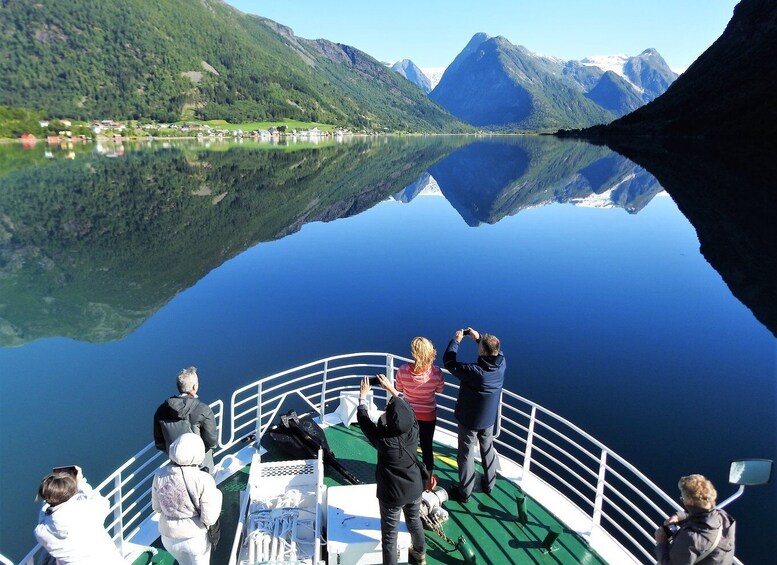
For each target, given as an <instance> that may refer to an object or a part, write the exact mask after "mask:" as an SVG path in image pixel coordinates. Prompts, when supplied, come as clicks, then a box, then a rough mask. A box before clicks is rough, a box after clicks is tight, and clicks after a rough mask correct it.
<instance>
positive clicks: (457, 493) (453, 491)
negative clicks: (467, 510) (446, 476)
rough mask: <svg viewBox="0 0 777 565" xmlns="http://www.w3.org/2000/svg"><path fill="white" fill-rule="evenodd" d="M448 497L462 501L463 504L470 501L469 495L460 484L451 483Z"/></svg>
mask: <svg viewBox="0 0 777 565" xmlns="http://www.w3.org/2000/svg"><path fill="white" fill-rule="evenodd" d="M448 498H450V499H451V500H455V501H456V502H460V503H461V504H466V503H467V502H469V496H467V495H466V494H464V492H463V491H462V490H461V487H460V486H459V485H450V487H448Z"/></svg>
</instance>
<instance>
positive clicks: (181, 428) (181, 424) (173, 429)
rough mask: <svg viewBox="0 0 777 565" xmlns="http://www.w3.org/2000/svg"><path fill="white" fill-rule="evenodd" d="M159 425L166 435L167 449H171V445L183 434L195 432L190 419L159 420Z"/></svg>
mask: <svg viewBox="0 0 777 565" xmlns="http://www.w3.org/2000/svg"><path fill="white" fill-rule="evenodd" d="M159 427H160V428H161V429H162V435H163V436H164V437H165V446H166V447H167V449H170V445H172V443H173V442H174V441H175V440H176V439H178V438H179V437H180V436H182V435H183V434H188V433H194V430H193V429H192V424H191V422H189V420H162V421H161V422H159Z"/></svg>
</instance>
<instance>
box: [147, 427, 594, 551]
mask: <svg viewBox="0 0 777 565" xmlns="http://www.w3.org/2000/svg"><path fill="white" fill-rule="evenodd" d="M325 433H326V436H327V439H328V441H329V444H330V447H331V449H332V451H333V452H334V453H335V455H336V456H337V458H338V459H339V460H340V461H341V462H342V463H343V464H344V465H345V466H346V467H347V468H348V469H349V470H350V471H351V472H352V473H353V474H354V475H356V476H357V477H358V478H359V479H361V480H363V481H364V482H366V483H371V482H374V480H375V479H374V477H375V465H376V461H377V452H376V451H375V449H374V448H373V447H372V446H370V445H369V443H368V442H367V440H366V438H365V437H364V436H363V435H362V433H361V430H360V429H359V427H358V426H357V425H352V426H350V427H345V426H342V425H335V426H330V427H327V428H326V429H325ZM435 458H436V461H435V474H436V475H437V476H438V477H439V483H440V486H443V487H447V486H448V485H449V484H451V483H453V482H455V481H456V480H457V476H458V475H457V470H456V453H455V449H453V448H451V447H448V446H445V445H441V444H435ZM278 459H280V457H277V455H276V454H266V455H264V456H263V460H267V461H271V460H278ZM247 479H248V470H247V468H246V469H243V470H242V471H240V472H238V473H236V474H235V475H233V476H232V477H231V478H229V479H228V480H226V481H224V482H223V483H222V484H221V485H219V488H220V489H221V490H222V492H223V493H224V508H223V511H222V518H221V521H222V540H221V543H220V544H219V547H218V548H217V550H216V551H215V552H214V554H213V557H212V560H211V562H212V563H214V564H216V565H221V564H226V563H228V561H229V552H230V550H231V546H232V536H233V533H232V532H234V531H235V527H236V524H237V513H238V507H239V493H240V490H242V489H244V488H245V485H246V482H247ZM325 484H326V485H327V486H334V485H344V484H349V483H347V482H346V481H345V480H344V479H343V478H342V477H340V475H339V474H338V473H336V472H334V471H330V470H329V469H327V471H326V478H325ZM476 484H479V481H476ZM519 496H523V493H522V492H521V489H520V488H519V487H518V486H517V485H516V484H514V483H512V482H510V481H508V480H506V479H503V478H501V477H500V478H499V479H498V480H497V483H496V486H495V488H494V490H493V491H492V492H491V494H490V495H487V494H485V493H482V492H474V493H473V495H472V496H471V497H470V500H469V502H468V503H467V504H460V503H458V502H454V501H448V502H447V503H445V509H446V510H448V512H449V513H450V519H449V520H448V521H447V522H446V523H445V526H444V531H445V533H446V535H447V536H448V537H449V538H450V539H452V540H457V539H458V538H459V536H464V538H465V539H466V540H467V543H468V544H469V545H470V547H471V548H472V550H473V551H474V553H475V555H476V556H477V563H480V564H502V563H504V564H508V563H509V564H513V563H527V564H531V563H535V564H542V563H556V564H566V563H568V564H573V563H574V564H581V563H585V564H596V563H606V561H604V560H603V559H602V558H601V557H599V556H598V555H597V554H596V553H595V552H594V551H593V550H592V549H591V548H590V547H589V546H588V544H587V543H586V541H585V540H584V539H582V538H581V537H580V536H579V535H577V534H575V533H574V532H572V531H569V530H568V529H567V528H565V527H564V526H563V525H562V524H561V523H560V522H559V520H558V519H557V518H556V517H555V516H553V515H552V514H551V513H549V512H548V511H547V510H545V509H544V508H543V507H542V506H540V505H539V504H537V503H536V502H535V501H534V500H532V499H530V498H529V497H526V513H527V518H528V519H527V523H526V524H525V525H522V524H519V523H518V521H517V520H516V516H517V503H516V498H518V497H519ZM553 528H557V529H558V530H559V531H560V532H561V535H560V536H559V537H558V539H557V540H556V541H555V542H554V543H553V546H552V547H553V551H551V552H548V551H547V550H546V549H545V548H543V543H542V542H543V540H544V539H545V537H546V536H547V534H548V532H549V531H550V530H551V529H553ZM426 540H427V561H428V563H429V564H430V565H431V564H437V563H441V564H451V563H462V559H461V554H460V553H459V552H458V551H454V552H453V553H451V554H448V553H446V551H445V550H446V549H449V546H448V545H447V544H446V543H444V542H443V541H442V540H441V539H440V538H439V537H438V536H437V535H436V534H435V533H433V532H431V531H428V530H427V532H426ZM155 545H156V546H157V547H160V548H161V542H160V541H159V540H157V543H156V544H155ZM148 562H149V559H148V558H145V559H138V560H137V561H135V564H134V565H145V564H146V563H148ZM154 563H164V564H166V565H168V564H169V565H172V563H173V560H172V558H171V557H170V556H169V555H167V554H166V552H164V550H161V549H160V552H159V554H158V555H157V556H156V557H155V558H154Z"/></svg>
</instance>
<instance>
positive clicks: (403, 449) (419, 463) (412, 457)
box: [399, 441, 429, 480]
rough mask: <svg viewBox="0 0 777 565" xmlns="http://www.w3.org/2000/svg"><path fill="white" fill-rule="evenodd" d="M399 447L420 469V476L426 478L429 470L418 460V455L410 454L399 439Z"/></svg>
mask: <svg viewBox="0 0 777 565" xmlns="http://www.w3.org/2000/svg"><path fill="white" fill-rule="evenodd" d="M399 447H401V448H402V451H404V452H405V455H407V456H408V457H410V458H411V459H412V460H413V461H414V462H415V464H416V465H418V469H419V470H420V471H421V478H422V479H424V480H427V478H428V477H429V470H428V469H427V468H426V467H425V466H424V464H423V463H421V462H420V461H419V460H418V457H416V456H415V455H411V453H410V452H409V451H408V450H407V448H406V447H405V444H404V443H402V442H401V441H400V442H399Z"/></svg>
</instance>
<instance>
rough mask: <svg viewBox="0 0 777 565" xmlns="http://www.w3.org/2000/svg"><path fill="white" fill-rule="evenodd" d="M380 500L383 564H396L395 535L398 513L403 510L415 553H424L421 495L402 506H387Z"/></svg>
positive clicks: (397, 527) (397, 525)
mask: <svg viewBox="0 0 777 565" xmlns="http://www.w3.org/2000/svg"><path fill="white" fill-rule="evenodd" d="M378 502H380V541H381V545H382V546H383V565H396V563H397V561H398V551H397V535H398V533H399V513H400V511H404V514H405V523H406V524H407V529H408V531H409V532H410V543H412V544H413V549H415V551H416V553H425V552H426V546H425V540H424V525H423V524H422V523H421V497H420V496H419V497H418V500H415V501H413V502H411V503H410V504H405V505H404V506H389V505H387V504H384V503H383V502H382V501H378Z"/></svg>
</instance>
